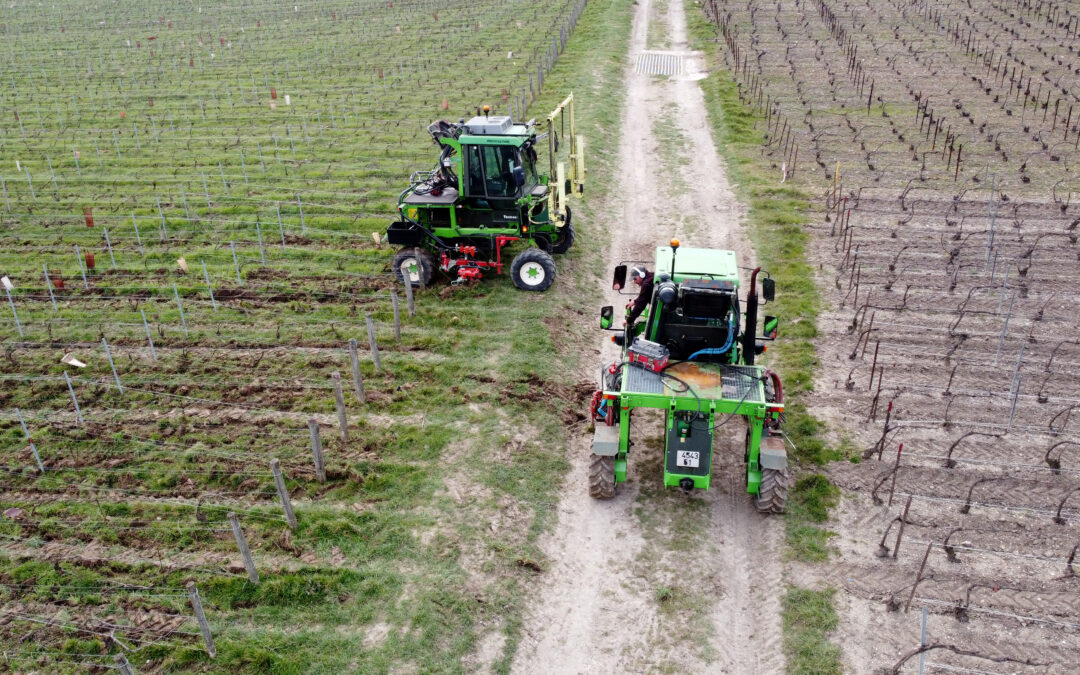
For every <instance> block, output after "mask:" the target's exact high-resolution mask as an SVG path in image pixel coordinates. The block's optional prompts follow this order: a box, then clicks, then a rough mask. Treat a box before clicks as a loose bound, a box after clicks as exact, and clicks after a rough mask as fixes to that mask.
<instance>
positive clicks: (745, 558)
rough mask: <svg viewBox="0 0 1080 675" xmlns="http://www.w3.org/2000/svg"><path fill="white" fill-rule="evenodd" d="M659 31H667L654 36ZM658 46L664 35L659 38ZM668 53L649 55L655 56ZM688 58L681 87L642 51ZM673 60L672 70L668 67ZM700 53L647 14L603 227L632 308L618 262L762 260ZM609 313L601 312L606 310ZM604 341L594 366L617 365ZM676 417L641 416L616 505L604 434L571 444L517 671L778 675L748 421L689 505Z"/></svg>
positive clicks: (763, 521) (641, 20) (773, 599)
mask: <svg viewBox="0 0 1080 675" xmlns="http://www.w3.org/2000/svg"><path fill="white" fill-rule="evenodd" d="M655 36H661V37H660V38H659V39H656V38H655ZM651 38H653V39H651ZM657 44H659V45H661V46H663V49H661V50H654V49H649V50H646V46H647V45H657ZM646 51H648V53H649V54H653V55H661V56H670V57H675V58H676V59H677V61H678V62H681V64H682V66H681V68H679V69H675V70H676V71H677V74H675V75H674V76H665V75H653V74H647V73H646V72H641V71H643V70H647V68H646V67H642V66H639V65H638V64H639V55H641V54H643V53H644V52H646ZM669 62H670V61H669ZM701 71H702V59H701V58H700V55H698V54H695V53H693V52H691V51H689V50H688V46H687V28H686V17H685V15H684V9H683V6H682V4H681V3H679V2H671V3H669V4H667V5H658V4H654V3H653V2H651V1H650V0H643V1H642V2H639V3H638V4H637V5H636V7H635V15H634V25H633V34H632V39H631V44H630V66H629V67H628V68H627V72H626V74H625V88H626V92H627V95H626V108H625V110H624V112H623V119H622V130H623V131H622V133H621V134H620V137H621V139H622V140H621V143H620V146H619V148H618V154H619V166H620V167H621V168H620V175H619V176H618V186H617V188H615V189H613V190H612V192H611V196H610V198H609V202H610V203H609V204H607V205H606V206H601V207H600V208H597V209H596V212H597V213H603V214H606V215H604V216H603V217H604V218H605V219H606V222H604V223H603V225H604V228H605V229H606V230H607V231H609V232H610V233H611V240H612V241H611V246H610V249H609V251H608V254H607V258H606V260H605V261H604V263H605V264H604V268H605V270H606V271H605V273H604V274H603V275H602V281H601V282H600V283H601V284H602V286H603V291H604V293H605V298H606V301H607V303H610V304H612V305H614V306H615V307H616V311H617V312H618V311H621V308H622V306H623V305H624V304H625V303H626V302H627V300H629V299H630V298H631V297H632V296H626V295H619V294H617V293H615V292H613V291H611V290H610V283H609V282H608V281H607V279H608V277H607V274H608V271H609V270H610V269H611V268H612V267H613V266H614V265H615V264H617V263H618V262H620V261H628V260H631V261H633V260H636V261H646V262H648V263H649V264H650V266H651V264H652V263H651V261H652V258H653V251H654V250H655V247H656V246H658V245H663V244H666V243H667V241H668V240H669V239H670V238H671V237H678V238H679V239H680V240H681V242H682V243H683V245H686V246H694V247H712V248H725V249H733V250H735V251H736V252H737V253H738V256H739V259H740V263H741V264H742V265H744V266H746V265H751V264H752V263H753V260H754V257H753V252H752V250H751V249H750V246H749V244H748V241H747V238H746V234H745V233H744V231H743V228H742V225H741V219H742V214H743V212H744V207H743V206H742V205H741V204H739V203H738V201H736V198H735V196H734V195H733V193H732V190H731V187H730V185H729V184H728V180H727V176H726V172H725V168H724V164H723V162H722V160H721V159H720V157H719V155H718V154H717V151H716V148H715V145H714V144H713V140H712V138H711V135H710V132H709V128H708V125H707V121H706V111H705V105H704V98H703V95H702V92H701V89H700V87H699V85H698V80H700V79H701V77H702V76H703V75H702V72H701ZM597 310H598V308H597ZM607 338H608V334H606V333H602V332H600V331H599V330H598V331H596V334H595V340H596V344H597V345H601V344H602V345H603V349H601V350H597V353H596V360H595V364H594V367H590V368H588V369H587V370H586V371H585V372H583V373H582V376H583V378H588V379H590V380H593V381H595V380H597V379H598V375H597V371H598V370H599V369H600V367H601V364H607V363H610V362H612V361H613V360H615V359H616V358H617V356H618V354H617V351H616V348H615V347H614V345H612V344H611V343H610V342H608V341H607ZM661 422H662V417H661V416H660V415H641V417H640V418H635V425H634V427H633V430H632V439H633V441H634V446H633V449H632V451H631V454H630V469H629V478H628V482H627V483H625V484H620V485H619V486H618V490H617V492H616V495H615V497H614V498H613V499H611V500H610V501H597V500H594V499H592V498H590V497H589V495H588V491H587V485H588V481H587V472H588V465H589V454H590V446H591V441H592V433H591V429H583V430H582V432H581V433H580V434H578V435H577V436H576V437H574V438H573V440H572V445H571V462H572V468H571V470H570V472H569V474H568V476H567V479H566V485H565V487H564V489H563V491H562V494H561V498H560V501H559V506H558V525H557V526H556V528H555V530H554V531H553V532H552V533H551V534H550V535H549V536H547V537H546V538H545V539H544V540H543V541H542V548H543V550H544V551H545V552H546V554H547V555H548V556H549V557H550V560H551V561H552V564H551V566H550V567H549V568H548V569H547V570H546V571H545V575H544V576H545V579H544V581H542V582H541V583H540V584H539V587H538V588H537V590H536V595H535V597H536V600H535V602H534V603H533V606H532V607H531V608H530V609H529V610H527V612H526V619H525V628H524V635H523V639H522V642H521V646H520V648H519V650H518V653H517V658H516V659H515V661H514V664H513V672H515V673H613V672H643V671H648V670H653V669H656V668H659V667H661V666H663V667H670V668H671V669H673V670H675V671H678V672H704V671H708V672H725V673H749V672H770V673H771V672H780V671H782V670H783V669H784V660H783V655H782V653H781V648H780V643H781V629H780V612H779V597H780V593H781V590H782V589H781V577H782V572H783V566H782V563H781V560H780V547H781V541H782V533H783V529H782V527H783V526H782V521H781V520H780V519H777V518H766V517H763V516H760V515H759V514H757V513H756V512H755V510H754V508H753V506H752V504H751V502H750V499H749V497H748V496H747V495H746V493H745V491H744V488H743V483H744V475H743V473H744V470H745V469H744V466H743V464H742V457H741V449H742V444H741V439H742V434H743V425H742V422H741V421H740V420H734V421H733V423H732V424H730V425H728V427H727V428H724V429H722V430H719V431H718V432H717V438H716V441H715V443H716V445H715V448H714V452H715V455H714V460H713V484H712V485H713V487H712V490H711V491H709V492H708V493H701V492H698V493H695V494H693V495H690V496H685V495H683V494H681V493H679V492H678V491H674V490H673V491H664V489H663V487H662V469H661V459H662V440H661V436H660V433H661V431H660V429H661Z"/></svg>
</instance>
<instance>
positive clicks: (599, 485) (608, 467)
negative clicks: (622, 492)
mask: <svg viewBox="0 0 1080 675" xmlns="http://www.w3.org/2000/svg"><path fill="white" fill-rule="evenodd" d="M589 496H590V497H592V498H593V499H611V498H612V497H614V496H615V458H614V457H611V456H605V455H592V457H591V461H590V462H589Z"/></svg>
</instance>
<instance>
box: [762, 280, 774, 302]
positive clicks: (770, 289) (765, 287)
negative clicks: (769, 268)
mask: <svg viewBox="0 0 1080 675" xmlns="http://www.w3.org/2000/svg"><path fill="white" fill-rule="evenodd" d="M761 295H762V297H764V298H765V302H772V301H773V300H774V299H776V280H775V279H772V278H770V277H765V278H764V279H762V280H761Z"/></svg>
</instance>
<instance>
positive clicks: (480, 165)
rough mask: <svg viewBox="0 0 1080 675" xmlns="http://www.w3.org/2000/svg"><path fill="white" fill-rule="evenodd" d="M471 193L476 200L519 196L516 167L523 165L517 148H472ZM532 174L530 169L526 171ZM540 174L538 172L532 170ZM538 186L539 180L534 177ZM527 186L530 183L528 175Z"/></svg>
mask: <svg viewBox="0 0 1080 675" xmlns="http://www.w3.org/2000/svg"><path fill="white" fill-rule="evenodd" d="M468 160H469V194H470V195H472V197H484V195H485V194H486V195H487V197H488V198H491V199H512V198H515V197H517V185H516V184H515V181H514V166H517V165H519V163H521V159H519V157H518V153H517V148H514V147H511V146H469V150H468ZM526 171H528V170H526ZM532 174H534V176H535V175H536V170H535V168H534V170H532ZM534 183H535V177H534ZM526 184H529V178H528V174H526Z"/></svg>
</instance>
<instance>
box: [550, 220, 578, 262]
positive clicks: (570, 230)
mask: <svg viewBox="0 0 1080 675" xmlns="http://www.w3.org/2000/svg"><path fill="white" fill-rule="evenodd" d="M566 215H567V216H569V215H570V211H569V210H568V211H567V212H566ZM573 245H574V224H573V223H571V222H570V219H569V218H567V219H566V224H565V225H563V226H562V227H560V228H559V229H558V231H556V232H555V238H554V239H553V240H552V241H551V252H552V253H566V252H567V251H569V250H570V247H571V246H573Z"/></svg>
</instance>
